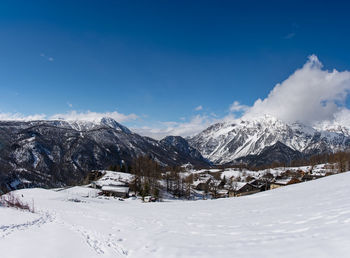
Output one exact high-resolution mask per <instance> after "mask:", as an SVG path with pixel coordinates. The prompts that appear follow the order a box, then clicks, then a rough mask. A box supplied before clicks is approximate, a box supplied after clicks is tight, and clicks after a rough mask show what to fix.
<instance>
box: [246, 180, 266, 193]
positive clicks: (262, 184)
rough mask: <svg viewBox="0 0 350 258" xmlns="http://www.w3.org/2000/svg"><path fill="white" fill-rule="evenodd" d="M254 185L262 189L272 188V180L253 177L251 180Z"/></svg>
mask: <svg viewBox="0 0 350 258" xmlns="http://www.w3.org/2000/svg"><path fill="white" fill-rule="evenodd" d="M249 184H251V185H252V186H255V187H256V188H259V189H260V191H266V190H270V182H269V181H267V180H261V179H253V180H252V181H250V182H249Z"/></svg>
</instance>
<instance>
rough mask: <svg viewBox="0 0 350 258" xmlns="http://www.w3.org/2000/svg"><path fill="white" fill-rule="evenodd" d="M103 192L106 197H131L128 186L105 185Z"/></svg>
mask: <svg viewBox="0 0 350 258" xmlns="http://www.w3.org/2000/svg"><path fill="white" fill-rule="evenodd" d="M101 190H102V194H103V195H106V196H114V197H121V198H127V197H129V187H128V186H126V185H104V186H102V188H101Z"/></svg>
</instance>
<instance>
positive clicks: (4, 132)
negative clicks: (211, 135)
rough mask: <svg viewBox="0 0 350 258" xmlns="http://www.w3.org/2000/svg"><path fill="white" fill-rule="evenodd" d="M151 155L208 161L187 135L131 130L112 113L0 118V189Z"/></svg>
mask: <svg viewBox="0 0 350 258" xmlns="http://www.w3.org/2000/svg"><path fill="white" fill-rule="evenodd" d="M140 155H149V156H151V157H152V158H153V159H154V160H156V161H157V162H159V163H160V164H161V165H163V166H167V165H169V166H175V165H181V164H186V163H191V164H193V165H196V166H208V161H207V160H206V159H205V158H203V157H202V155H201V154H200V153H199V152H198V151H197V150H195V149H194V148H192V147H191V146H189V144H188V143H187V141H186V140H185V139H183V138H182V137H178V136H177V137H175V136H174V137H172V136H169V137H166V138H165V139H163V140H161V141H157V140H154V139H151V138H149V137H143V136H140V135H138V134H135V133H133V132H131V131H130V130H129V129H128V128H126V127H125V126H123V125H121V124H119V123H117V122H116V121H115V120H113V119H111V118H102V119H101V120H100V121H98V122H82V121H73V122H68V121H61V120H56V121H29V122H20V121H1V122H0V189H3V191H5V190H7V189H15V188H20V187H24V186H28V185H29V186H42V187H60V186H65V185H74V184H77V183H81V181H82V179H83V178H85V176H86V174H87V173H88V172H89V171H91V170H93V169H106V168H107V167H108V166H110V165H116V164H121V162H125V163H127V164H131V163H132V160H133V159H134V158H135V157H137V156H140Z"/></svg>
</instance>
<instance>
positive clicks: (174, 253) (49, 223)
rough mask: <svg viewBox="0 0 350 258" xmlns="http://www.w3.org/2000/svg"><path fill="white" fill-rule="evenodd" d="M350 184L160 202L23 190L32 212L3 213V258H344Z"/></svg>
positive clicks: (327, 182)
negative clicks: (240, 195) (232, 196)
mask: <svg viewBox="0 0 350 258" xmlns="http://www.w3.org/2000/svg"><path fill="white" fill-rule="evenodd" d="M349 181H350V173H349V172H347V173H343V174H339V175H335V176H330V177H326V178H323V179H319V180H315V181H310V182H307V183H301V184H297V185H291V186H287V187H284V188H279V189H275V190H271V191H267V192H262V193H259V194H255V195H251V196H246V197H238V198H229V199H218V200H210V201H209V200H208V201H172V202H163V203H141V202H140V201H139V200H131V199H130V200H126V201H124V202H122V201H118V200H117V199H111V200H106V199H97V198H83V197H80V196H79V195H78V194H77V193H79V191H77V190H72V189H68V190H63V191H59V192H54V191H50V190H43V189H27V190H20V191H18V192H17V194H18V195H22V194H23V196H24V199H26V200H27V201H28V202H32V200H34V203H35V207H36V210H37V213H36V214H31V213H26V212H22V211H16V210H12V209H9V208H2V207H0V250H1V257H4V258H10V257H11V258H19V257H21V258H22V257H23V258H24V257H25V258H31V257H36V258H47V257H51V258H56V257H57V258H61V257H76V258H79V257H142V258H144V257H152V258H156V257H191V258H192V257H241V258H244V257H247V258H248V257H249V258H251V257H270V258H274V257H276V258H277V257H278V258H280V257H291V258H295V257H299V258H303V257H305V258H306V257H318V258H322V257H348V256H349V252H350V188H349V185H348V182H349ZM75 193H76V194H75ZM72 197H74V198H75V200H77V199H80V200H81V202H76V201H75V202H73V201H69V200H71V199H72Z"/></svg>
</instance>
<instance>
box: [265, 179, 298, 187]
mask: <svg viewBox="0 0 350 258" xmlns="http://www.w3.org/2000/svg"><path fill="white" fill-rule="evenodd" d="M300 182H301V181H300V180H299V179H298V178H295V177H292V178H285V179H278V180H276V181H275V182H273V183H271V186H270V189H271V190H272V189H275V188H279V187H282V186H286V185H292V184H297V183H300Z"/></svg>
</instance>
